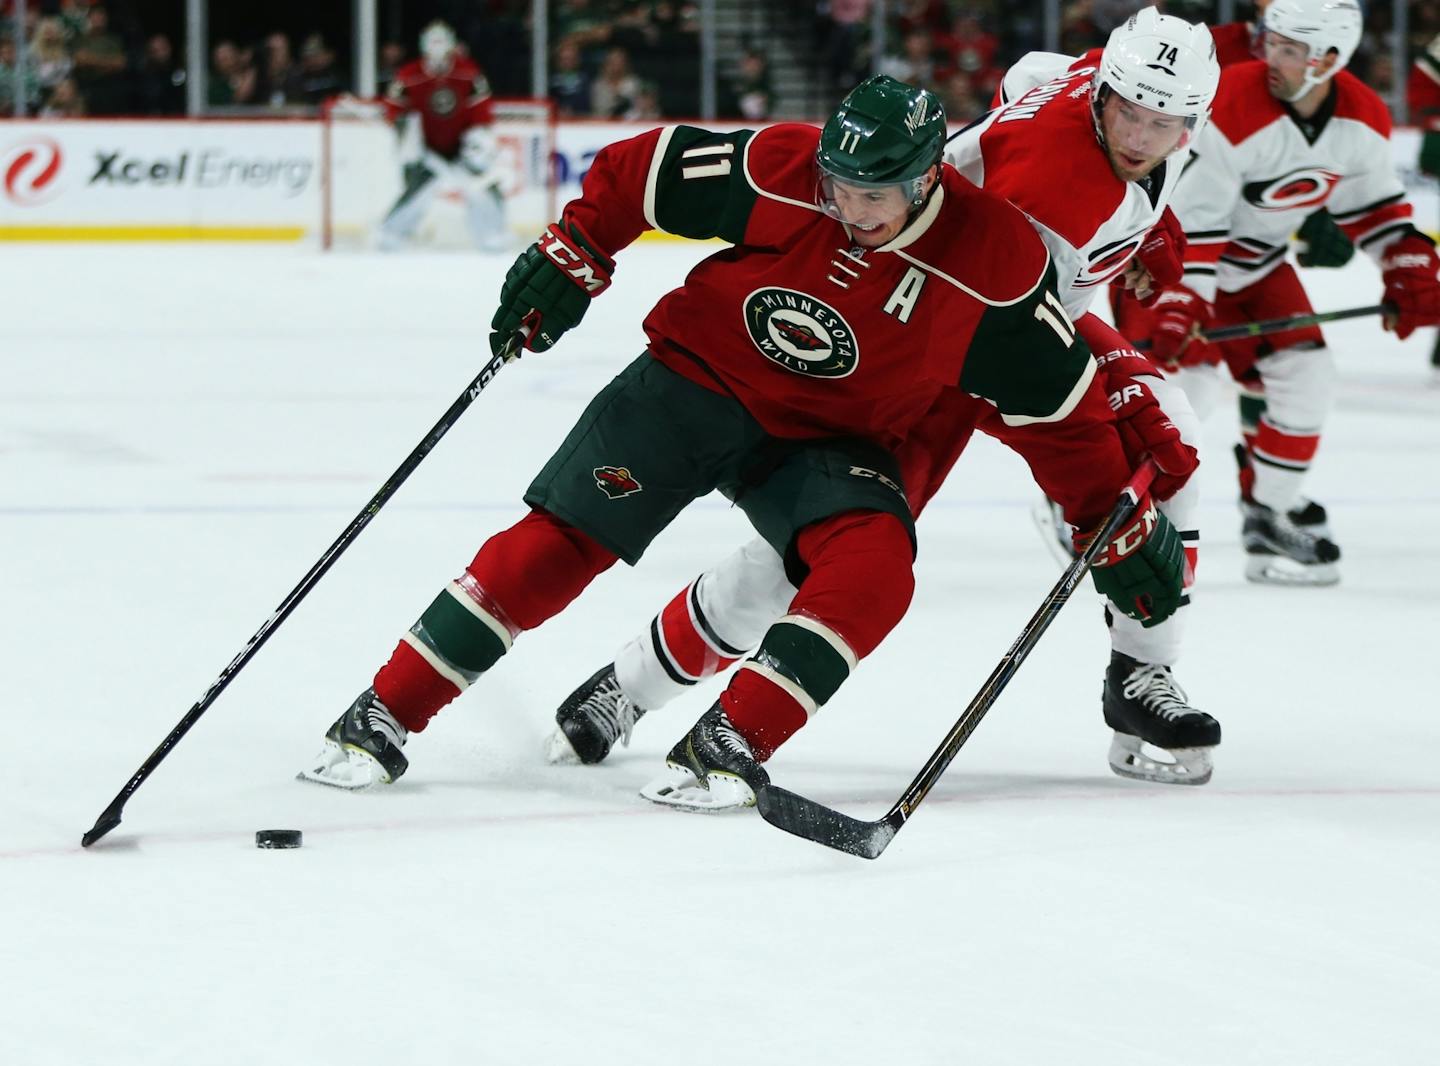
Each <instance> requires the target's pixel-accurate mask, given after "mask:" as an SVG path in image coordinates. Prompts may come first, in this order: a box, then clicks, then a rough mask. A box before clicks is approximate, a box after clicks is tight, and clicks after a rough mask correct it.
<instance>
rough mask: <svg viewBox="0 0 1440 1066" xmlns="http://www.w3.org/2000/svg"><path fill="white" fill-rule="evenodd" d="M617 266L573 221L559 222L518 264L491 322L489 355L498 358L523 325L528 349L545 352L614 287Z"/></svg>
mask: <svg viewBox="0 0 1440 1066" xmlns="http://www.w3.org/2000/svg"><path fill="white" fill-rule="evenodd" d="M614 269H615V263H614V262H613V261H612V260H611V259H610V258H609V257H608V256H606V255H605V254H604V253H603V252H601V251H600V250H599V249H598V248H597V246H596V245H595V242H594V241H592V240H590V238H589V237H587V236H586V235H585V233H584V231H583V230H581V228H580V227H579V226H578V225H576V224H575V223H574V222H566V221H564V220H562V221H560V222H555V223H552V224H551V225H550V227H549V228H548V229H547V230H546V231H545V232H544V233H543V234H541V236H540V239H539V240H538V241H536V242H535V243H534V244H532V245H531V246H530V247H529V248H526V249H525V251H523V252H521V253H520V258H519V259H517V260H515V263H514V265H513V266H511V267H510V272H509V273H508V274H506V275H505V281H504V284H502V285H501V286H500V307H499V308H498V309H497V310H496V312H495V317H494V318H492V319H491V320H490V330H491V333H490V350H491V351H492V352H494V353H495V354H497V355H498V354H499V353H500V351H501V350H502V349H503V348H504V347H505V345H506V343H507V342H508V341H509V339H510V338H511V336H513V335H514V333H515V331H516V330H517V329H519V328H520V327H521V326H524V327H526V329H528V330H529V336H528V337H527V338H526V340H525V347H526V348H529V349H530V350H531V351H532V352H543V351H545V350H547V349H549V348H552V347H554V345H555V342H556V341H558V340H559V339H560V337H561V336H562V335H563V334H564V333H565V331H566V330H570V329H574V328H575V327H576V326H578V325H579V324H580V320H581V319H582V318H584V317H585V312H586V311H587V310H589V308H590V301H591V300H592V299H594V298H595V297H596V296H598V295H599V294H600V293H602V292H604V291H605V290H606V289H607V288H608V287H609V286H610V275H611V273H612V272H613V271H614Z"/></svg>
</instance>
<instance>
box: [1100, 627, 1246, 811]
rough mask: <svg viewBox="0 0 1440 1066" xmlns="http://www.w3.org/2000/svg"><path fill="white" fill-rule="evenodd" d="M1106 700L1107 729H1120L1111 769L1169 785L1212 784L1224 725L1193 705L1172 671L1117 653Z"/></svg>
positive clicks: (1112, 748)
mask: <svg viewBox="0 0 1440 1066" xmlns="http://www.w3.org/2000/svg"><path fill="white" fill-rule="evenodd" d="M1103 698H1104V705H1105V724H1106V725H1108V726H1109V727H1110V728H1111V729H1113V730H1115V737H1114V739H1113V740H1112V741H1111V742H1110V769H1112V770H1114V771H1115V772H1116V773H1117V774H1119V775H1120V776H1121V777H1131V778H1135V779H1136V780H1139V781H1154V782H1156V783H1159V784H1164V785H1203V784H1204V783H1205V782H1206V781H1209V780H1210V774H1211V772H1212V770H1213V765H1212V763H1211V760H1210V751H1211V749H1212V748H1214V747H1215V746H1216V745H1218V744H1219V743H1220V723H1219V722H1217V721H1216V720H1215V719H1214V718H1212V717H1210V715H1208V714H1206V713H1205V712H1204V711H1201V710H1199V709H1198V708H1195V707H1192V706H1190V703H1189V701H1188V699H1187V697H1186V696H1185V692H1184V690H1183V689H1181V688H1180V686H1179V685H1177V684H1176V683H1175V679H1174V677H1172V676H1171V674H1170V668H1169V667H1168V666H1161V665H1159V664H1157V663H1142V662H1140V661H1138V660H1136V659H1132V658H1130V656H1128V655H1122V654H1121V653H1120V652H1118V651H1117V652H1111V654H1110V667H1109V669H1108V670H1106V671H1105V691H1104V697H1103Z"/></svg>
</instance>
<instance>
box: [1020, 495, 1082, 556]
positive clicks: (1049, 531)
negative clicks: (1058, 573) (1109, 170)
mask: <svg viewBox="0 0 1440 1066" xmlns="http://www.w3.org/2000/svg"><path fill="white" fill-rule="evenodd" d="M1030 517H1031V518H1032V519H1033V520H1034V522H1035V528H1036V529H1038V530H1039V531H1040V539H1041V540H1043V541H1044V542H1045V548H1046V549H1047V550H1048V551H1049V552H1050V554H1051V555H1053V556H1054V557H1055V561H1056V562H1057V563H1059V564H1060V565H1061V566H1069V565H1070V564H1071V563H1073V562H1074V561H1075V541H1074V540H1073V538H1072V537H1071V535H1070V523H1069V522H1067V521H1065V513H1064V512H1063V511H1061V510H1060V505H1059V504H1058V503H1056V502H1055V501H1054V500H1052V499H1050V497H1049V496H1041V497H1040V499H1039V500H1037V501H1036V502H1035V505H1034V506H1033V507H1031V508H1030Z"/></svg>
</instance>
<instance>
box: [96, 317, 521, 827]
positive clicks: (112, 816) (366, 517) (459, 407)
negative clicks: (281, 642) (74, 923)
mask: <svg viewBox="0 0 1440 1066" xmlns="http://www.w3.org/2000/svg"><path fill="white" fill-rule="evenodd" d="M524 339H525V334H524V333H523V332H517V333H515V335H514V336H512V337H511V338H510V340H509V341H507V342H506V344H505V347H504V348H502V349H501V351H500V354H499V355H497V356H495V358H493V359H491V360H490V362H488V363H486V364H485V368H484V369H483V370H481V371H480V373H479V374H477V375H476V376H475V380H474V381H472V382H470V384H469V385H467V386H466V387H465V391H464V392H462V393H461V394H460V396H459V398H458V399H456V401H455V402H454V403H452V404H451V405H450V409H449V410H447V411H446V412H445V413H444V414H443V415H441V416H440V421H438V422H436V423H435V426H434V428H433V429H431V430H430V432H429V433H427V434H426V435H425V439H424V440H422V441H421V442H420V443H419V444H417V445H416V446H415V450H414V451H412V452H411V453H410V454H409V455H408V456H407V457H406V459H405V461H404V462H403V463H401V464H400V466H399V468H398V469H396V471H395V473H393V474H391V475H390V477H389V478H388V479H387V480H386V482H385V483H384V484H383V485H381V486H380V491H379V492H377V493H375V495H374V496H373V497H372V498H371V500H370V502H369V503H367V504H366V505H365V507H364V509H363V510H362V511H361V512H360V513H359V514H358V515H356V516H355V518H354V520H353V521H352V522H351V523H350V525H349V526H347V527H346V529H345V532H343V533H341V534H340V536H339V538H337V539H336V541H335V543H334V544H332V545H330V547H329V548H328V549H327V550H326V552H325V554H324V555H322V556H320V558H319V560H318V561H317V562H316V563H315V565H314V566H312V567H311V568H310V572H309V573H307V574H306V575H305V576H304V577H302V578H301V579H300V584H298V585H296V586H295V587H294V588H293V589H292V590H291V591H290V595H288V596H286V597H285V599H284V601H282V602H281V604H280V606H279V607H277V608H275V613H274V614H272V615H271V616H270V617H269V618H267V619H265V624H264V625H262V626H261V627H260V628H259V629H258V630H256V631H255V635H254V636H253V637H251V638H250V640H249V641H248V642H247V643H246V645H245V647H243V648H241V649H240V654H239V655H237V656H235V658H234V659H232V660H231V661H230V665H229V666H227V667H225V669H224V670H222V671H221V672H220V676H219V677H217V678H216V679H215V680H214V681H213V682H212V683H211V685H210V687H209V688H208V689H206V690H205V694H204V695H203V696H201V697H200V700H199V702H198V703H196V704H195V706H193V707H191V708H190V710H189V711H187V712H186V714H185V717H184V718H182V719H180V722H179V724H177V725H176V726H175V728H174V729H172V730H170V735H169V736H167V737H166V738H165V739H164V740H162V741H161V742H160V746H159V747H158V748H156V749H155V750H154V751H153V752H151V753H150V757H149V758H148V759H146V760H145V761H144V762H143V763H141V765H140V769H138V770H136V771H135V774H134V776H133V777H131V778H130V780H129V781H127V782H126V783H125V787H124V788H122V789H121V790H120V792H119V793H118V794H117V795H116V797H115V798H114V799H113V800H111V801H110V806H108V807H106V808H105V809H104V810H103V811H101V812H100V817H99V818H97V819H95V824H94V825H93V826H91V827H90V831H89V832H88V833H86V834H85V835H84V836H83V837H81V838H80V844H81V846H82V847H86V848H88V847H89V846H90V845H91V844H93V843H95V841H97V840H99V839H100V838H101V837H103V836H104V835H105V834H106V833H108V832H110V830H112V829H114V828H115V827H116V826H117V825H119V824H120V815H121V813H122V812H123V811H124V810H125V804H126V803H127V802H128V801H129V799H130V797H131V796H132V795H134V794H135V790H136V789H137V788H139V787H140V786H141V785H143V784H144V783H145V779H146V778H147V777H149V776H150V775H151V774H152V773H153V772H154V771H155V768H156V767H157V766H159V765H160V763H161V762H162V761H163V760H164V758H165V756H167V755H169V754H170V750H171V749H172V748H174V747H175V745H176V744H178V743H180V738H181V737H183V736H184V735H185V734H186V733H188V732H189V731H190V727H191V726H193V725H194V724H195V723H196V722H197V721H199V720H200V716H201V715H202V714H204V713H205V711H206V709H207V708H208V707H209V706H210V705H211V704H212V703H214V702H215V700H216V699H217V698H218V697H219V695H220V693H222V692H224V691H225V686H226V685H228V684H230V682H231V681H232V680H234V678H235V675H236V674H238V673H239V672H240V671H241V670H242V669H243V668H244V666H245V664H246V663H248V662H249V661H250V660H251V658H253V657H254V655H255V653H256V652H257V651H259V650H260V648H261V646H262V645H263V644H264V643H265V641H266V640H268V639H269V638H270V635H271V634H272V633H274V632H275V630H276V629H277V628H279V626H280V623H281V622H283V621H285V619H286V618H288V617H289V616H290V612H291V611H293V610H294V609H295V607H296V606H297V605H298V604H299V603H300V601H301V600H303V599H304V598H305V597H306V595H308V594H309V592H310V590H311V589H312V588H314V587H315V585H316V583H317V582H318V581H319V580H320V579H321V578H322V577H324V576H325V572H326V571H327V570H329V569H330V567H331V565H332V564H333V563H334V562H335V560H336V559H338V558H340V555H341V553H342V552H344V551H345V549H346V548H348V547H349V546H350V544H351V543H352V542H353V541H354V540H355V538H356V537H358V536H359V535H360V531H361V530H362V529H364V528H365V527H366V526H367V525H369V523H370V519H372V518H374V517H375V515H376V514H377V513H378V512H379V511H380V508H382V507H384V506H385V504H386V503H387V502H388V501H389V499H390V497H391V496H393V495H395V491H396V490H397V489H398V488H400V486H401V485H403V484H404V483H405V479H406V478H408V477H409V476H410V475H411V474H412V473H414V472H415V468H416V467H417V466H419V465H420V461H421V460H422V459H424V458H425V456H427V455H429V454H430V450H431V449H432V448H434V447H435V445H436V444H438V443H439V442H440V438H441V437H443V436H445V434H446V433H448V432H449V431H450V427H451V426H453V425H454V424H455V423H456V422H457V421H458V420H459V418H460V416H461V415H462V414H464V413H465V409H466V408H467V407H469V406H470V404H471V403H472V402H474V400H475V397H476V396H478V395H480V391H481V390H482V389H483V388H485V386H486V385H488V384H490V382H491V380H492V379H494V377H495V375H496V374H498V373H499V372H500V368H501V367H503V366H504V365H505V364H506V363H507V362H509V361H510V360H511V359H514V358H516V357H517V356H518V354H519V348H520V345H521V343H522V342H523V341H524Z"/></svg>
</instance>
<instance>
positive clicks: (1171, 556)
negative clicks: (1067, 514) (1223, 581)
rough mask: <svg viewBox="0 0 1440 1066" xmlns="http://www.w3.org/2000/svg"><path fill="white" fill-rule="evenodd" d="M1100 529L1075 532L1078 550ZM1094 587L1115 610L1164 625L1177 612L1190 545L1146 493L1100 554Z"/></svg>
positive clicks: (1147, 623) (1092, 574)
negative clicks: (1186, 553) (1184, 542)
mask: <svg viewBox="0 0 1440 1066" xmlns="http://www.w3.org/2000/svg"><path fill="white" fill-rule="evenodd" d="M1095 532H1096V531H1095V530H1092V531H1090V532H1089V533H1077V534H1075V550H1076V551H1077V552H1083V551H1084V550H1085V549H1086V548H1088V547H1089V546H1090V542H1091V541H1092V540H1093V539H1094V537H1095ZM1090 577H1091V578H1092V579H1093V580H1094V582H1095V587H1096V588H1097V589H1099V590H1100V591H1101V592H1102V593H1103V594H1104V595H1105V596H1107V597H1109V599H1110V602H1111V603H1113V604H1114V605H1115V608H1116V610H1118V611H1120V612H1121V613H1122V614H1126V615H1128V616H1129V617H1131V618H1134V619H1137V620H1139V621H1140V622H1142V623H1144V626H1145V628H1146V629H1149V628H1150V627H1151V626H1156V625H1159V624H1160V623H1161V622H1163V621H1165V619H1167V618H1169V617H1170V616H1171V615H1172V614H1174V613H1175V611H1176V609H1177V608H1178V607H1179V606H1180V597H1181V596H1182V595H1183V593H1184V585H1185V550H1184V548H1183V547H1182V546H1181V542H1180V534H1179V533H1178V532H1176V530H1175V527H1174V526H1173V525H1171V524H1170V520H1169V519H1168V518H1166V517H1165V516H1164V515H1163V514H1161V513H1160V512H1159V511H1157V510H1156V509H1155V502H1154V501H1153V500H1152V499H1151V498H1150V494H1149V493H1148V492H1147V493H1145V495H1143V496H1141V497H1140V505H1139V506H1138V507H1136V508H1135V513H1134V514H1132V515H1131V516H1130V521H1129V522H1127V523H1126V524H1125V525H1124V526H1122V527H1121V529H1120V531H1119V532H1118V533H1116V534H1115V537H1114V539H1113V540H1111V541H1110V543H1109V544H1107V545H1105V548H1104V550H1103V551H1101V552H1100V554H1099V555H1097V556H1096V557H1095V563H1094V565H1093V566H1092V567H1091V569H1090Z"/></svg>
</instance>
